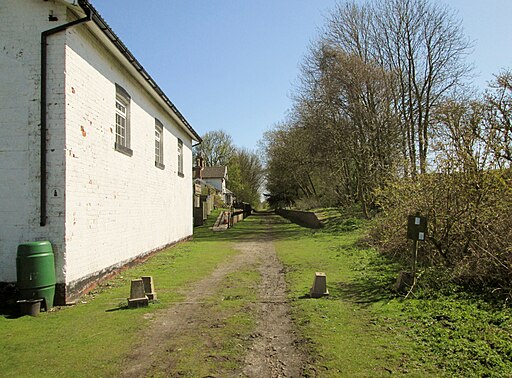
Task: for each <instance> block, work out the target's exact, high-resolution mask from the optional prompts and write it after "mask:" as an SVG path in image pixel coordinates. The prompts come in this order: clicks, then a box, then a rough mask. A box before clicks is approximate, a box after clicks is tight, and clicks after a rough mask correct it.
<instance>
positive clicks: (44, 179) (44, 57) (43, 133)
mask: <svg viewBox="0 0 512 378" xmlns="http://www.w3.org/2000/svg"><path fill="white" fill-rule="evenodd" d="M84 12H85V14H86V16H85V17H84V18H79V19H78V20H75V21H71V22H69V23H67V24H64V25H60V26H57V27H55V28H53V29H49V30H45V31H43V32H42V33H41V103H40V106H41V167H40V171H41V182H40V188H41V194H40V195H41V197H40V207H41V219H40V223H39V224H40V226H41V227H43V226H46V218H47V214H46V213H47V196H48V190H47V177H46V176H47V159H46V153H47V141H46V136H47V133H46V131H47V130H46V128H47V119H46V116H47V111H46V107H47V103H46V97H47V88H46V86H47V81H48V80H47V65H48V54H47V52H48V51H47V50H48V45H47V40H48V37H49V36H51V35H53V34H56V33H59V32H61V31H64V30H66V29H68V28H70V27H73V26H75V25H79V24H81V23H84V22H88V21H91V13H90V11H89V10H88V9H86V8H84Z"/></svg>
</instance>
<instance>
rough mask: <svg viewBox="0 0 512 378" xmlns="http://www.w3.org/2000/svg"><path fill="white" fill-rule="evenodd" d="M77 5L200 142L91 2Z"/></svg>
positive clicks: (197, 138)
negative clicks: (89, 16) (87, 14)
mask: <svg viewBox="0 0 512 378" xmlns="http://www.w3.org/2000/svg"><path fill="white" fill-rule="evenodd" d="M78 5H80V7H81V8H82V9H83V10H84V11H85V12H86V13H87V12H89V14H90V15H91V20H92V21H93V22H94V23H95V24H96V26H97V27H98V28H99V29H100V30H101V31H102V32H103V34H104V35H105V36H106V37H107V38H108V39H109V40H110V42H112V44H113V45H114V46H115V47H116V48H117V50H118V51H119V52H120V53H121V54H122V55H123V56H124V57H125V58H126V60H128V62H129V63H130V64H131V65H132V67H133V68H134V69H135V70H136V71H137V72H138V73H139V74H140V75H141V76H142V78H143V79H144V80H145V81H146V82H147V83H148V84H149V86H150V87H151V88H152V89H153V90H154V91H155V92H156V94H157V95H158V96H159V97H160V98H161V99H162V100H163V101H164V103H165V104H166V105H167V106H168V107H169V108H170V109H171V110H172V112H173V113H174V114H175V115H176V117H177V118H178V119H179V120H180V121H181V122H182V123H183V125H184V126H185V128H186V129H187V130H188V132H189V133H190V135H191V136H193V137H194V139H195V140H196V141H198V142H199V143H201V142H202V139H201V137H200V136H199V134H198V133H197V132H196V131H195V130H194V129H193V128H192V126H191V125H190V124H189V123H188V121H187V120H186V119H185V117H184V116H183V114H181V113H180V111H179V110H178V108H176V106H175V105H174V104H173V103H172V101H171V100H170V99H169V98H168V97H167V95H166V94H165V93H164V91H163V90H162V89H161V88H160V87H159V86H158V84H157V83H156V81H155V80H154V79H153V78H152V77H151V76H150V75H149V73H148V72H147V71H146V70H145V69H144V67H142V64H140V62H139V61H138V60H137V59H136V58H135V57H134V56H133V54H132V53H131V52H130V50H128V48H127V47H126V46H125V44H124V43H123V42H122V41H121V39H119V37H118V36H117V35H116V33H114V31H113V30H112V29H111V28H110V26H109V25H108V24H107V23H106V21H105V20H104V19H103V18H102V17H101V15H100V14H99V13H98V11H97V10H96V9H95V8H94V7H93V6H92V4H91V3H90V2H89V1H88V0H78Z"/></svg>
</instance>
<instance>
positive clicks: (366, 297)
mask: <svg viewBox="0 0 512 378" xmlns="http://www.w3.org/2000/svg"><path fill="white" fill-rule="evenodd" d="M398 271H399V268H398V266H397V264H396V263H394V262H392V261H390V260H388V259H387V258H385V257H383V256H376V257H374V258H373V259H372V260H371V261H370V262H369V264H368V265H367V266H366V267H365V269H364V270H363V271H362V272H361V274H359V275H357V276H356V277H355V278H354V279H352V280H351V281H349V282H338V283H336V284H335V286H334V287H333V288H332V289H331V290H330V296H329V297H330V298H331V299H338V300H344V301H350V302H353V303H356V304H359V305H362V306H365V307H366V306H370V305H372V304H373V303H376V302H381V301H387V300H390V299H392V298H395V297H396V293H395V292H394V291H393V290H392V287H393V284H394V282H395V281H396V276H397V272H398Z"/></svg>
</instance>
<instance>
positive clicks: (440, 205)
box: [371, 170, 512, 296]
mask: <svg viewBox="0 0 512 378" xmlns="http://www.w3.org/2000/svg"><path fill="white" fill-rule="evenodd" d="M511 181H512V180H511V179H510V175H509V173H508V171H506V170H494V171H473V172H469V173H468V172H465V173H462V172H455V173H453V172H452V173H444V174H425V175H421V176H417V177H416V178H415V179H412V178H408V179H401V180H397V181H395V182H393V183H391V184H389V185H387V186H386V188H385V189H383V190H381V191H380V193H378V202H379V205H380V207H381V209H382V212H381V215H380V216H381V222H378V224H377V226H375V227H374V229H373V230H372V232H371V236H372V240H373V241H374V243H375V244H376V245H377V247H378V248H379V249H380V250H381V251H383V252H384V253H386V254H388V255H391V256H394V257H396V258H398V259H400V260H403V261H407V260H408V259H409V257H410V243H411V242H410V241H408V240H407V239H406V228H407V216H408V215H410V214H414V213H416V212H419V213H420V214H422V215H426V216H427V217H428V238H427V240H426V241H425V242H424V243H419V244H420V247H419V250H418V262H419V264H420V266H423V267H435V268H436V269H440V270H442V271H444V272H445V273H448V274H449V277H450V280H451V281H452V282H456V283H458V284H461V285H464V286H466V287H468V288H471V289H472V290H484V289H485V290H487V289H491V290H499V291H500V292H501V293H502V294H504V295H506V296H510V295H511V294H512V275H511V273H512V244H511V240H512V189H511V184H512V182H511Z"/></svg>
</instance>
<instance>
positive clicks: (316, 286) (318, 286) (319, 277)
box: [309, 272, 329, 298]
mask: <svg viewBox="0 0 512 378" xmlns="http://www.w3.org/2000/svg"><path fill="white" fill-rule="evenodd" d="M324 295H329V290H327V277H326V275H325V273H323V272H316V273H315V279H314V281H313V287H312V288H311V289H310V290H309V296H310V297H311V298H320V297H323V296H324Z"/></svg>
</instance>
